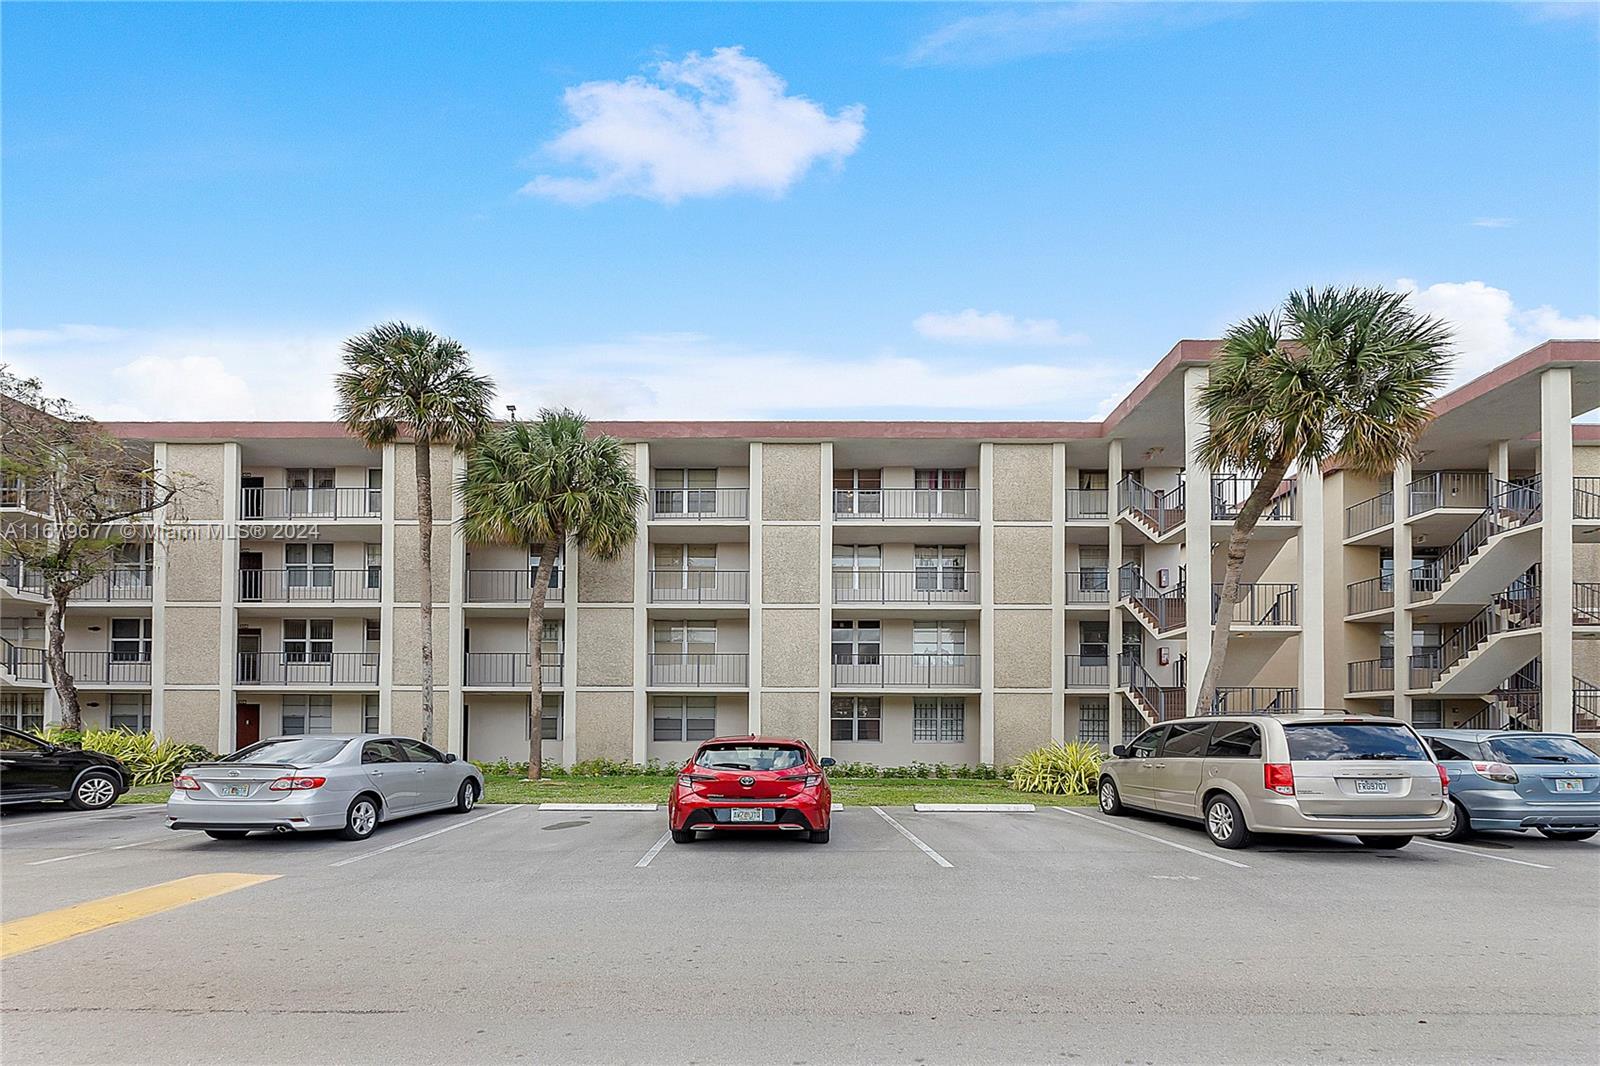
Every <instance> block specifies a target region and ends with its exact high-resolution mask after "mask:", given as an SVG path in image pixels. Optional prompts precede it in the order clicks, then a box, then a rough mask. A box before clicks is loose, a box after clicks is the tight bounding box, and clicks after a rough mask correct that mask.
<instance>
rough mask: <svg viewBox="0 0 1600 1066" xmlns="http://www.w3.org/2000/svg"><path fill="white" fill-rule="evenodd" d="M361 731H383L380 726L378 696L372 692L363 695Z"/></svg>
mask: <svg viewBox="0 0 1600 1066" xmlns="http://www.w3.org/2000/svg"><path fill="white" fill-rule="evenodd" d="M361 731H362V732H363V733H379V732H382V730H380V729H379V728H378V697H377V696H375V695H373V694H372V693H370V692H369V693H367V694H366V695H365V696H362V697H361Z"/></svg>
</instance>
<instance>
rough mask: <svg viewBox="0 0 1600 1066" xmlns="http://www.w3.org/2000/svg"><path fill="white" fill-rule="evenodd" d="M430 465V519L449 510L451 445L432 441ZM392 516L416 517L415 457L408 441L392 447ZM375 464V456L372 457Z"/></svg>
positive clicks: (452, 476)
mask: <svg viewBox="0 0 1600 1066" xmlns="http://www.w3.org/2000/svg"><path fill="white" fill-rule="evenodd" d="M432 453H433V454H432V467H433V520H434V521H435V522H440V521H443V520H445V519H447V518H449V517H450V516H451V514H452V509H453V508H452V500H453V499H454V496H455V474H454V471H453V470H452V465H453V464H452V462H451V449H450V448H449V447H448V446H444V445H435V446H434V447H433V449H432ZM394 459H395V462H394V516H395V517H396V518H409V519H413V520H414V519H415V518H416V517H417V458H416V448H415V446H414V445H413V444H412V443H411V442H410V441H402V442H401V443H399V444H397V445H396V446H395V449H394ZM374 465H376V457H374Z"/></svg>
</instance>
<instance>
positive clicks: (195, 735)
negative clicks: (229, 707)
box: [161, 688, 225, 754]
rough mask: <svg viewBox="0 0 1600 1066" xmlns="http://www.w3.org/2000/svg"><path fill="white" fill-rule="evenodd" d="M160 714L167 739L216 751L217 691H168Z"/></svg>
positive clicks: (170, 689)
mask: <svg viewBox="0 0 1600 1066" xmlns="http://www.w3.org/2000/svg"><path fill="white" fill-rule="evenodd" d="M161 715H162V720H163V726H162V729H163V731H164V732H165V733H166V735H167V736H169V737H171V738H172V739H174V740H177V741H181V742H183V743H185V744H199V745H201V746H202V747H204V748H205V749H206V750H207V751H213V750H215V749H216V746H217V727H218V722H217V694H216V693H215V692H210V691H201V690H196V689H172V688H169V689H167V690H166V692H165V694H164V695H163V697H162V712H161ZM218 754H225V753H222V752H218Z"/></svg>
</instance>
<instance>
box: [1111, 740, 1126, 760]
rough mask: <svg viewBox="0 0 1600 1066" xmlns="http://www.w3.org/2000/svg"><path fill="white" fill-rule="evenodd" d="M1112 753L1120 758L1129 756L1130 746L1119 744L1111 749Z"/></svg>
mask: <svg viewBox="0 0 1600 1066" xmlns="http://www.w3.org/2000/svg"><path fill="white" fill-rule="evenodd" d="M1111 754H1112V755H1114V756H1115V757H1116V758H1118V759H1126V758H1127V757H1128V746H1127V745H1126V744H1118V745H1117V746H1116V747H1114V748H1112V749H1111Z"/></svg>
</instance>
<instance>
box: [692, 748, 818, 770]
mask: <svg viewBox="0 0 1600 1066" xmlns="http://www.w3.org/2000/svg"><path fill="white" fill-rule="evenodd" d="M695 762H696V763H697V764H698V765H700V766H704V767H707V768H709V769H713V770H794V769H798V768H799V767H802V766H804V765H805V764H806V755H805V752H803V751H801V750H800V749H799V748H797V747H794V746H793V745H791V744H718V745H717V746H716V747H714V748H702V749H701V750H700V754H699V756H698V757H697V758H696V759H695Z"/></svg>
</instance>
